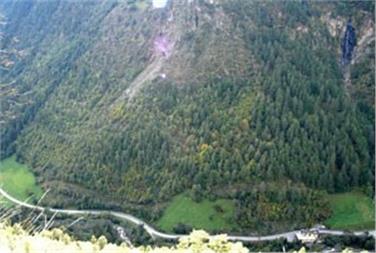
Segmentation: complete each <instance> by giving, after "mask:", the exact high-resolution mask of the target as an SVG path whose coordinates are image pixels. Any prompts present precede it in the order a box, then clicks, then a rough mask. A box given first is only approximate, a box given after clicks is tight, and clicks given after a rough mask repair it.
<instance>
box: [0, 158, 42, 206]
mask: <svg viewBox="0 0 376 253" xmlns="http://www.w3.org/2000/svg"><path fill="white" fill-rule="evenodd" d="M0 185H1V187H2V188H3V189H4V190H5V191H7V192H8V193H9V194H11V195H12V196H14V197H16V198H17V199H19V200H26V199H28V198H29V197H31V196H32V197H33V198H39V197H40V196H41V195H42V189H41V188H40V187H39V186H38V185H37V184H36V181H35V177H34V175H33V173H32V172H31V171H30V169H29V168H28V167H27V166H25V165H23V164H21V163H18V162H17V161H16V159H15V157H14V156H12V157H9V158H7V159H4V160H2V161H0ZM7 205H9V204H7Z"/></svg>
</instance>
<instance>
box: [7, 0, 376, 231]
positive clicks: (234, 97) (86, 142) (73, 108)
mask: <svg viewBox="0 0 376 253" xmlns="http://www.w3.org/2000/svg"><path fill="white" fill-rule="evenodd" d="M2 7H3V8H2V13H4V16H5V19H6V20H7V25H6V26H5V27H4V28H2V29H3V33H4V35H5V39H4V40H3V42H2V44H1V47H2V50H11V49H13V48H16V49H17V50H25V52H27V54H26V56H25V57H24V58H22V59H19V60H17V61H15V63H14V65H13V66H12V67H10V68H9V69H6V70H1V71H2V72H1V74H2V75H1V77H0V82H1V84H2V87H5V88H2V89H7V90H9V92H7V93H4V95H2V96H3V97H2V101H1V103H2V115H1V116H2V118H1V124H2V126H3V127H2V130H1V131H2V132H1V137H2V149H1V150H2V155H3V156H7V155H9V154H11V153H13V152H16V155H17V157H18V159H20V160H22V161H23V162H25V163H27V164H28V165H30V166H31V167H33V169H34V171H35V172H36V173H37V175H38V176H39V178H40V180H41V182H42V183H43V184H44V185H45V186H46V187H47V186H48V187H51V188H53V189H54V190H53V191H52V192H51V194H50V195H48V196H47V198H46V202H47V203H48V204H51V205H54V206H67V205H79V206H80V207H92V208H93V207H99V206H100V207H103V206H105V205H106V203H98V202H97V201H96V200H93V198H92V197H88V196H93V195H94V193H95V194H96V195H98V196H99V197H101V198H103V199H105V198H106V199H108V200H109V201H113V202H117V203H118V204H117V205H118V207H117V208H122V209H125V210H128V211H129V210H130V208H132V212H135V211H136V210H137V211H139V212H140V215H141V216H145V217H146V218H147V219H150V220H153V219H155V218H156V217H158V216H159V215H160V211H161V210H162V209H163V207H164V203H165V202H166V201H168V200H170V199H171V198H172V197H173V196H174V195H176V194H178V193H181V192H183V191H187V190H189V191H191V192H192V196H193V197H194V198H195V199H197V200H199V199H202V198H218V197H222V198H231V199H234V201H236V203H237V207H238V208H237V212H236V217H234V219H235V220H236V221H237V222H238V223H239V225H240V226H241V227H242V228H246V229H254V228H260V229H266V230H272V229H273V228H276V227H278V228H279V229H282V228H283V227H285V226H286V225H288V224H289V223H290V225H288V226H289V227H292V226H297V227H299V226H302V225H307V224H313V223H316V222H319V221H321V220H323V219H325V218H326V217H327V216H328V215H329V213H328V208H327V202H326V200H325V194H326V193H327V192H330V193H332V192H343V191H348V190H350V189H352V188H354V187H361V188H362V189H363V190H365V191H367V192H368V193H369V194H372V192H373V185H374V184H373V178H374V175H373V160H374V139H373V136H374V130H373V127H372V126H373V120H374V116H373V112H374V104H373V100H372V99H373V98H374V94H373V93H372V92H373V91H372V83H374V80H373V77H372V75H373V74H372V73H373V72H374V62H373V61H372V56H373V55H372V52H374V50H371V49H374V39H372V38H374V30H373V25H371V24H374V21H373V19H372V18H373V16H372V15H373V11H374V10H373V8H374V6H373V5H372V4H356V3H355V2H348V4H345V5H344V4H342V3H338V4H337V3H336V2H333V3H314V2H309V1H302V2H300V1H299V2H298V1H297V2H293V1H286V2H259V1H255V2H252V1H241V0H231V1H230V0H229V1H224V2H219V1H204V0H202V1H186V2H185V1H175V2H173V3H171V2H170V3H169V5H168V6H167V7H166V8H164V9H152V7H151V6H150V4H148V2H147V1H128V2H127V1H125V2H123V1H120V2H114V1H101V2H90V4H87V3H79V2H76V3H73V2H69V1H52V2H50V1H48V2H46V1H40V2H39V1H36V2H35V1H13V2H11V3H10V2H7V3H5V4H2ZM349 16H352V17H353V26H354V27H355V31H356V33H357V36H358V38H360V39H358V43H359V46H358V47H355V52H354V54H353V55H354V57H356V58H354V60H353V63H351V64H350V65H349V68H348V69H344V68H343V66H342V65H341V64H340V62H341V61H340V58H341V39H342V37H343V35H344V28H345V26H344V25H345V24H346V21H347V19H348V18H349ZM333 24H334V26H333ZM372 35H373V36H372ZM364 36H366V38H368V39H365V40H364V41H363V43H360V42H361V41H362V39H361V38H363V37H364ZM367 36H368V37H367ZM15 37H16V38H17V41H19V42H17V43H16V44H14V43H13V42H12V38H15ZM366 48H369V49H366ZM346 71H347V72H346ZM345 73H351V75H350V81H351V84H350V85H349V82H348V80H347V79H346V78H345ZM371 91H372V92H371ZM370 92H371V93H370ZM51 182H57V183H56V184H55V185H54V184H53V183H51ZM142 210H144V211H142ZM291 224H293V225H291Z"/></svg>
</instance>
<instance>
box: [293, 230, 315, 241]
mask: <svg viewBox="0 0 376 253" xmlns="http://www.w3.org/2000/svg"><path fill="white" fill-rule="evenodd" d="M295 236H296V238H297V239H298V240H299V241H301V242H302V243H313V242H315V241H316V240H317V238H318V237H319V234H318V233H317V232H315V231H309V230H301V231H299V232H297V233H296V234H295Z"/></svg>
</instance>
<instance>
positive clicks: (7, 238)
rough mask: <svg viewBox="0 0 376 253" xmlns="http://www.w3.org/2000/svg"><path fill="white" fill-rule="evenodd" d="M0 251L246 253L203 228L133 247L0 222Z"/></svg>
mask: <svg viewBox="0 0 376 253" xmlns="http://www.w3.org/2000/svg"><path fill="white" fill-rule="evenodd" d="M0 252H2V253H10V252H20V253H21V252H27V253H33V252H37V253H39V252H59V253H63V252H69V253H72V252H75V253H76V252H77V253H79V252H98V253H99V252H101V253H105V252H108V253H110V252H111V253H120V252H123V253H131V252H135V253H136V252H137V253H142V252H150V253H151V252H155V253H157V252H165V253H168V252H181V253H183V252H187V253H188V252H206V253H214V252H217V253H226V252H232V253H246V252H249V251H248V249H247V248H245V247H243V245H242V244H241V243H239V242H237V243H232V242H228V241H227V239H226V236H225V235H220V236H213V237H210V236H209V234H207V233H206V232H204V231H194V232H192V233H191V235H190V236H187V237H184V238H182V239H180V241H179V243H178V244H177V245H174V246H171V247H151V246H141V247H137V248H133V247H131V246H128V245H126V244H121V245H120V246H118V245H115V244H110V243H108V242H107V239H106V238H105V237H104V236H101V237H99V238H95V237H94V236H93V237H92V239H91V240H90V241H75V240H73V239H72V238H71V237H70V236H69V235H67V234H65V233H64V232H63V231H62V230H60V229H53V230H51V231H42V232H41V233H38V234H36V235H33V236H31V235H29V234H27V233H26V232H25V231H24V230H23V229H22V228H21V227H20V226H17V225H16V226H7V225H4V224H0Z"/></svg>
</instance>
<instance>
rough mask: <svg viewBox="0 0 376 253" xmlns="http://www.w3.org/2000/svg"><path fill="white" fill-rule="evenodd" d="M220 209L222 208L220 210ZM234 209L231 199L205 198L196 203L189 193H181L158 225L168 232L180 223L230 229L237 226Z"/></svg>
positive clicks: (205, 227)
mask: <svg viewBox="0 0 376 253" xmlns="http://www.w3.org/2000/svg"><path fill="white" fill-rule="evenodd" d="M215 206H217V208H216V207H215ZM218 206H219V207H220V208H218ZM218 209H222V210H220V211H218ZM234 209H235V207H234V204H233V202H232V201H231V200H226V199H220V200H216V201H209V200H203V201H201V202H200V203H196V202H194V201H193V200H192V199H191V198H190V197H188V196H187V195H185V194H181V195H178V196H176V197H175V198H174V199H173V200H172V201H171V203H170V204H169V206H168V207H167V209H166V210H165V212H164V214H163V216H162V218H161V219H160V220H159V221H158V223H157V225H158V226H159V227H160V228H162V229H163V230H165V231H168V232H171V231H172V229H173V227H174V226H175V225H176V224H178V223H183V224H186V225H190V226H192V227H193V228H195V229H205V230H209V231H212V230H229V229H231V228H233V227H235V224H234V222H232V221H231V219H232V217H233V214H234Z"/></svg>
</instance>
